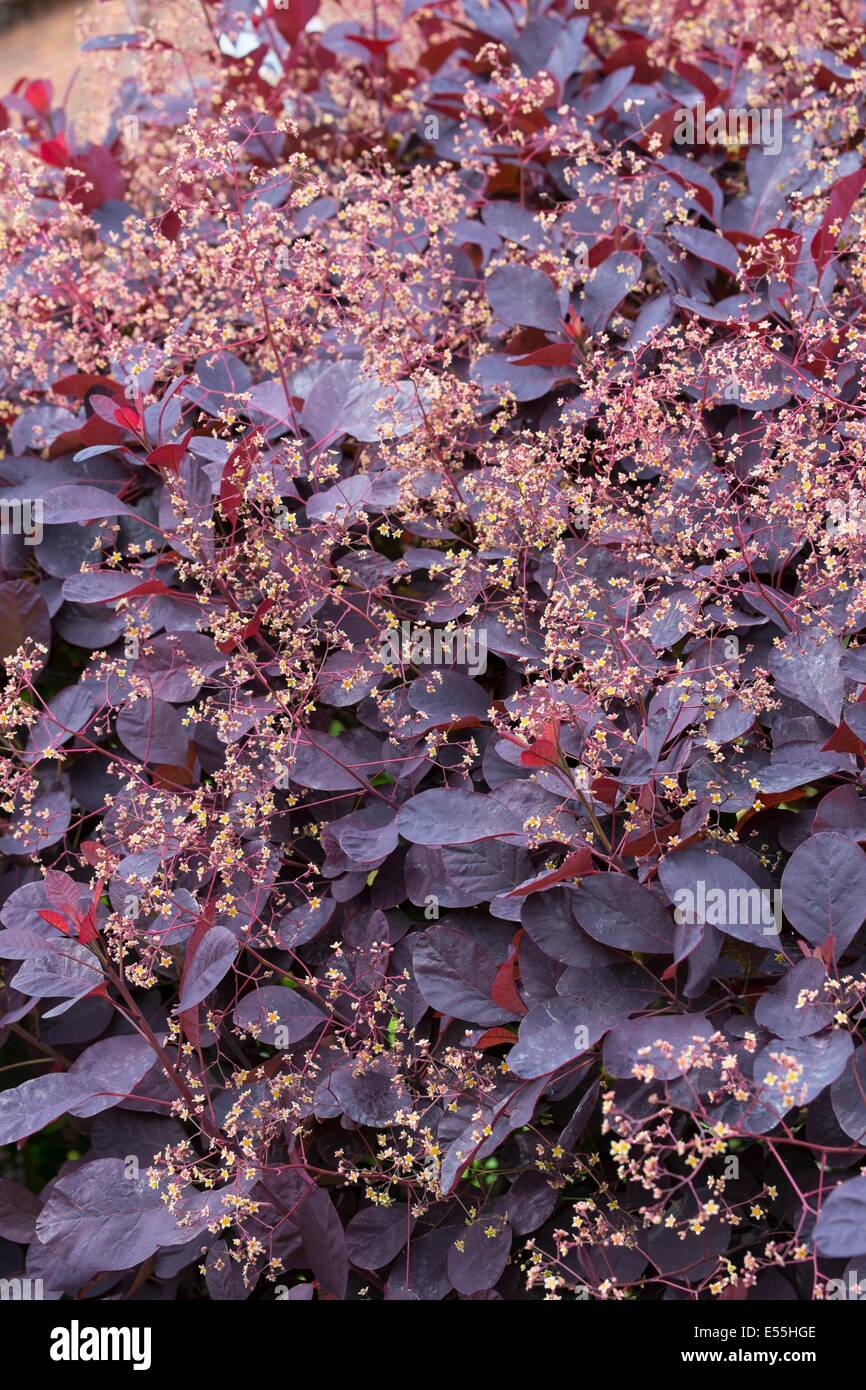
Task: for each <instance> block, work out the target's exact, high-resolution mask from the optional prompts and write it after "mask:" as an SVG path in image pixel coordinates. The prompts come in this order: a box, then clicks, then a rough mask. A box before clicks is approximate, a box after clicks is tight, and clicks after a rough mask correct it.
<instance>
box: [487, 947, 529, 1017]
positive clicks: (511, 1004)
mask: <svg viewBox="0 0 866 1390" xmlns="http://www.w3.org/2000/svg"><path fill="white" fill-rule="evenodd" d="M522 936H523V928H522V927H520V928H519V929H518V931H517V932H515V934H514V940H513V941H512V943H511V947H510V951H509V956H508V960H506V961H503V962H502V964H501V965H500V967H499V969H498V970H497V972H496V974H495V976H494V978H493V984H492V985H491V987H490V997H491V999H492V1000H493V1002H494V1004H498V1005H499V1007H500V1009H505V1011H506V1013H509V1014H525V1013H528V1012H529V1010H528V1009H527V1007H526V1005H525V1004H524V1002H523V1000H522V999H521V997H520V993H519V991H518V989H517V980H518V968H519V962H520V938H521V937H522Z"/></svg>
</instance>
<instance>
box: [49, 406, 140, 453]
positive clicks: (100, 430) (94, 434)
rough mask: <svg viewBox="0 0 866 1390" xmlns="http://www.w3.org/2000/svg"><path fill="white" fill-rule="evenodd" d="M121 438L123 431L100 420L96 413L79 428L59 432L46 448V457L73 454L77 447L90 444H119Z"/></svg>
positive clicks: (86, 446)
mask: <svg viewBox="0 0 866 1390" xmlns="http://www.w3.org/2000/svg"><path fill="white" fill-rule="evenodd" d="M122 439H123V431H122V430H121V429H120V427H119V426H118V425H110V424H109V423H108V421H107V420H100V418H99V416H98V415H91V416H90V419H89V420H85V422H84V424H83V425H82V426H81V427H80V429H77V430H67V432H66V434H59V435H58V436H57V438H56V439H55V440H54V442H53V444H52V445H51V446H50V448H49V450H48V457H49V458H51V459H54V458H58V457H59V456H60V455H61V454H74V453H76V452H77V451H78V450H79V449H87V448H89V446H90V445H91V444H120V443H121V441H122Z"/></svg>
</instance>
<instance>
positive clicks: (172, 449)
mask: <svg viewBox="0 0 866 1390" xmlns="http://www.w3.org/2000/svg"><path fill="white" fill-rule="evenodd" d="M192 435H193V432H192V430H188V431H187V433H186V434H185V435H184V437H183V439H182V440H181V441H180V443H179V444H161V445H160V446H159V448H158V449H151V451H150V453H149V454H148V456H147V461H148V463H150V464H153V466H154V468H167V469H168V470H169V472H170V473H176V472H177V470H178V469H179V468H180V465H181V464H182V463H183V457H184V454H185V453H186V451H187V449H188V447H189V441H190V440H191V439H192Z"/></svg>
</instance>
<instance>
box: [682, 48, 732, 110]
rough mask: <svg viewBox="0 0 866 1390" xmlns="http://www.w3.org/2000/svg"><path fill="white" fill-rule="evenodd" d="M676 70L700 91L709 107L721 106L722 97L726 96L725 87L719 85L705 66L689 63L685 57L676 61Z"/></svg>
mask: <svg viewBox="0 0 866 1390" xmlns="http://www.w3.org/2000/svg"><path fill="white" fill-rule="evenodd" d="M674 72H676V73H678V74H679V76H680V77H682V78H683V80H684V81H685V82H688V83H689V85H690V86H691V87H694V88H695V90H696V91H698V92H700V94H701V96H702V97H703V98H704V100H705V102H706V104H707V107H714V106H719V105H720V104H721V100H722V97H723V96H724V89H723V88H722V87H719V86H717V84H716V83H715V82H714V81H713V79H712V78H711V77H709V76H708V75H707V73H705V72H704V70H703V68H699V67H697V66H696V64H695V63H687V62H686V61H685V59H684V58H681V59H680V60H679V61H678V62H676V63H674Z"/></svg>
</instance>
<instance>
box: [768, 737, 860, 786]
mask: <svg viewBox="0 0 866 1390" xmlns="http://www.w3.org/2000/svg"><path fill="white" fill-rule="evenodd" d="M864 751H866V746H864V744H863V740H862V739H859V738H858V737H857V735H856V734H855V733H854V731H853V729H849V728H848V725H847V724H846V723H845V720H844V719H843V720H842V722H841V724H840V725H839V727H838V729H835V730H834V731H833V733H832V734H831V735H830V737H829V738H828V739H827V742H826V743H825V744H824V745H823V746H822V748H821V752H822V753H857V754H860V755H862V754H863V752H864ZM764 799H765V798H764Z"/></svg>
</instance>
